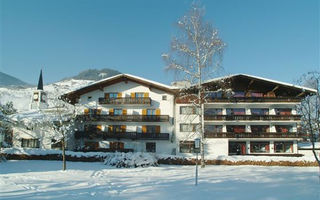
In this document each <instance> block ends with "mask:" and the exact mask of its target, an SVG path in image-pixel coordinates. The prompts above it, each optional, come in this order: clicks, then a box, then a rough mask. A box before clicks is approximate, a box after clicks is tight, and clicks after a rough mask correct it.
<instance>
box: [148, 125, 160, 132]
mask: <svg viewBox="0 0 320 200" xmlns="http://www.w3.org/2000/svg"><path fill="white" fill-rule="evenodd" d="M146 131H147V133H159V132H160V126H146Z"/></svg>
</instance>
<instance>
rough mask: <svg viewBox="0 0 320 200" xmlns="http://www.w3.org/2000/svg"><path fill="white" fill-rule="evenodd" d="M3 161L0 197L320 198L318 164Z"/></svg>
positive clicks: (271, 199)
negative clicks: (128, 165)
mask: <svg viewBox="0 0 320 200" xmlns="http://www.w3.org/2000/svg"><path fill="white" fill-rule="evenodd" d="M61 164H62V163H61V162H60V161H7V162H2V163H0V188H1V189H0V199H139V200H140V199H157V200H158V199H166V200H167V199H219V200H220V199H230V200H231V199H246V200H251V199H254V200H259V199H265V200H283V199H290V200H293V199H297V200H301V199H308V200H319V199H320V196H319V193H320V184H319V180H318V168H316V167H261V166H207V167H206V168H204V169H200V172H199V177H200V179H199V185H198V186H194V172H195V166H172V165H171V166H166V165H161V166H160V167H149V168H130V169H118V168H111V167H108V166H106V165H103V164H102V163H98V162H97V163H83V162H68V163H67V168H68V170H67V171H61V170H60V169H61Z"/></svg>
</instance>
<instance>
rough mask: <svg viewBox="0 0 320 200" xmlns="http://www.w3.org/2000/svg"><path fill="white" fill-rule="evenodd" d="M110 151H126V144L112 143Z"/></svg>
mask: <svg viewBox="0 0 320 200" xmlns="http://www.w3.org/2000/svg"><path fill="white" fill-rule="evenodd" d="M110 149H113V150H119V149H124V143H123V142H110Z"/></svg>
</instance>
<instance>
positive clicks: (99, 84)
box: [62, 74, 177, 103]
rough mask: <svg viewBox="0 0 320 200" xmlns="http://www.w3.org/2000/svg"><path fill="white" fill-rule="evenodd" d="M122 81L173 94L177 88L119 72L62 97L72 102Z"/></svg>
mask: <svg viewBox="0 0 320 200" xmlns="http://www.w3.org/2000/svg"><path fill="white" fill-rule="evenodd" d="M122 81H132V82H136V83H138V84H141V85H145V86H147V87H150V88H155V89H158V90H161V91H165V92H168V93H171V94H173V93H175V89H177V88H176V87H172V86H168V85H165V84H162V83H159V82H156V81H151V80H148V79H145V78H141V77H138V76H134V75H131V74H118V75H115V76H112V77H108V78H105V79H102V80H99V81H96V82H93V83H91V84H90V85H87V86H85V87H83V88H80V89H77V90H74V91H71V92H69V93H66V94H64V95H62V99H68V100H70V101H71V103H75V101H76V98H79V97H80V96H81V95H83V94H86V93H88V92H91V91H94V90H99V89H103V88H104V87H107V86H110V85H113V84H116V83H119V82H122Z"/></svg>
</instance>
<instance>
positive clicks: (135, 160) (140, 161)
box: [104, 152, 158, 168]
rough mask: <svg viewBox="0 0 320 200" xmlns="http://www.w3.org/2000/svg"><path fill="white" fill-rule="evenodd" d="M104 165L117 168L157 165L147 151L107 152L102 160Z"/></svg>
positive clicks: (153, 157)
mask: <svg viewBox="0 0 320 200" xmlns="http://www.w3.org/2000/svg"><path fill="white" fill-rule="evenodd" d="M104 164H105V165H111V166H115V167H117V168H122V167H124V168H132V167H149V166H158V162H157V159H156V157H155V156H153V155H151V154H148V153H139V152H137V153H131V152H129V153H119V152H117V153H114V154H109V155H108V156H107V157H106V159H105V160H104Z"/></svg>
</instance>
